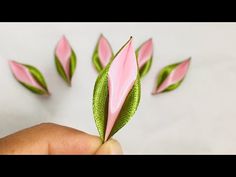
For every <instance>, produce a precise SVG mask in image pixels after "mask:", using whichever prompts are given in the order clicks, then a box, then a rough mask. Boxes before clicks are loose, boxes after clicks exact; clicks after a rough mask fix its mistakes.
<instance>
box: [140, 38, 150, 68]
mask: <svg viewBox="0 0 236 177" xmlns="http://www.w3.org/2000/svg"><path fill="white" fill-rule="evenodd" d="M152 53H153V43H152V39H149V40H147V41H146V42H145V43H144V44H143V45H142V46H141V47H140V49H139V52H138V65H139V68H141V67H142V66H143V65H144V64H145V63H146V62H147V61H148V60H149V59H150V58H151V57H152Z"/></svg>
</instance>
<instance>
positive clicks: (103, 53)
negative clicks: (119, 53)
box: [98, 35, 112, 67]
mask: <svg viewBox="0 0 236 177" xmlns="http://www.w3.org/2000/svg"><path fill="white" fill-rule="evenodd" d="M98 55H99V58H100V62H101V64H102V66H103V67H105V66H106V65H107V64H108V63H109V61H110V59H111V57H112V49H111V46H110V44H109V42H108V41H107V39H106V38H105V37H104V36H103V35H101V37H100V38H99V41H98Z"/></svg>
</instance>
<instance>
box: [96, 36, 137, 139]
mask: <svg viewBox="0 0 236 177" xmlns="http://www.w3.org/2000/svg"><path fill="white" fill-rule="evenodd" d="M140 87H141V86H140V78H139V72H138V64H137V60H136V55H135V50H134V48H133V41H132V38H130V40H129V41H128V42H127V43H126V44H125V45H124V46H123V47H122V48H121V49H120V50H119V52H118V53H117V54H116V55H115V57H114V59H113V60H112V61H111V62H110V63H109V64H108V65H107V66H106V67H105V69H104V70H102V72H101V73H100V74H99V76H98V78H97V80H96V83H95V87H94V94H93V113H94V119H95V123H96V126H97V129H98V131H99V134H100V137H101V139H102V141H103V142H104V141H107V140H108V139H109V138H111V137H112V136H113V135H114V134H115V133H116V132H117V131H118V130H120V129H121V128H122V127H123V126H124V125H125V124H126V123H127V122H128V121H129V120H130V119H131V117H132V116H133V115H134V113H135V111H136V109H137V107H138V104H139V101H140V95H141V88H140Z"/></svg>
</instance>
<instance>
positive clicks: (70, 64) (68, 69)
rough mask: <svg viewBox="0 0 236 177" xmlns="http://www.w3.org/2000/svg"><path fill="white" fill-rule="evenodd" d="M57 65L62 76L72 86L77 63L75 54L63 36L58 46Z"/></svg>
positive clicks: (56, 53) (56, 51) (56, 52)
mask: <svg viewBox="0 0 236 177" xmlns="http://www.w3.org/2000/svg"><path fill="white" fill-rule="evenodd" d="M55 63H56V68H57V71H58V73H59V74H60V76H61V77H62V78H63V79H64V80H65V81H66V82H67V83H68V84H69V85H71V80H72V77H73V74H74V72H75V69H76V63H77V62H76V55H75V52H74V51H73V49H72V48H71V46H70V44H69V42H68V40H67V38H66V37H65V36H62V38H61V40H60V41H59V42H58V44H57V46H56V50H55Z"/></svg>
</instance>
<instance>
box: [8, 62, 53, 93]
mask: <svg viewBox="0 0 236 177" xmlns="http://www.w3.org/2000/svg"><path fill="white" fill-rule="evenodd" d="M9 65H10V68H11V71H12V73H13V75H14V77H15V78H16V80H17V81H18V82H19V83H21V84H22V85H23V86H24V87H26V88H27V89H29V90H30V91H32V92H34V93H36V94H40V95H49V91H48V88H47V84H46V82H45V79H44V77H43V75H42V74H41V72H40V71H39V70H38V69H37V68H35V67H33V66H30V65H26V64H21V63H18V62H16V61H9Z"/></svg>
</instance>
